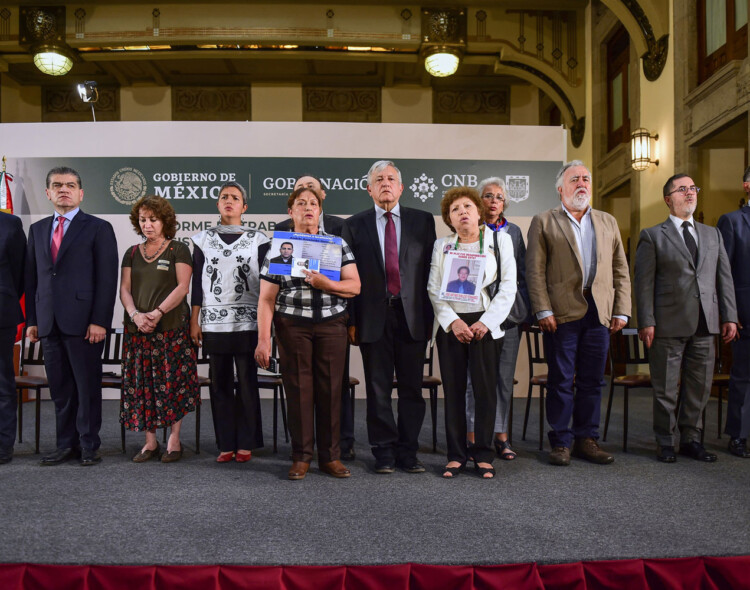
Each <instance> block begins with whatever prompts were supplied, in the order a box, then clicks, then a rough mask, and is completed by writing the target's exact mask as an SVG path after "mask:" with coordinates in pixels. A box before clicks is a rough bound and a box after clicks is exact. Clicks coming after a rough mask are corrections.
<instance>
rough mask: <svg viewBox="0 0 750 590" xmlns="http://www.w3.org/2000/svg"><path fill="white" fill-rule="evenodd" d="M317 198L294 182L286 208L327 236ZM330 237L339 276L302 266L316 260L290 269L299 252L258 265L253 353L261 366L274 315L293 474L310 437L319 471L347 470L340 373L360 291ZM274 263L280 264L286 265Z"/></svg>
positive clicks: (297, 228)
mask: <svg viewBox="0 0 750 590" xmlns="http://www.w3.org/2000/svg"><path fill="white" fill-rule="evenodd" d="M321 204H322V199H321V197H320V195H319V194H318V193H317V192H316V191H315V190H313V189H311V188H307V187H301V188H298V189H297V190H295V191H294V192H293V193H292V194H291V195H290V196H289V200H288V201H287V209H288V212H289V216H290V217H291V218H292V221H293V223H294V232H296V233H302V234H312V235H320V236H328V234H326V233H324V232H320V231H319V228H318V222H319V219H320V213H321ZM284 235H288V234H284ZM330 237H331V238H333V236H330ZM291 239H292V241H300V240H294V238H291ZM335 239H336V240H341V268H340V277H339V280H333V279H331V278H329V277H327V276H326V275H325V274H324V272H318V271H316V270H307V268H310V267H314V266H315V265H314V264H310V265H308V266H307V267H306V268H304V269H303V270H302V271H301V273H300V274H301V275H302V276H299V277H298V276H293V275H292V273H294V274H296V272H295V271H294V270H292V267H293V266H295V264H296V263H297V262H299V260H298V259H297V258H294V259H293V262H292V264H291V265H289V269H290V270H289V274H271V273H270V272H269V268H270V267H271V264H272V263H271V260H270V258H269V257H266V260H265V262H264V263H263V267H262V268H261V270H260V278H261V279H262V280H261V285H260V299H259V301H258V347H257V348H256V350H255V360H256V361H257V362H258V364H259V365H260V366H261V367H263V368H266V367H267V366H268V362H269V357H270V355H271V323H272V322H273V324H274V326H275V328H276V339H277V342H278V345H279V354H280V357H281V358H280V363H281V377H282V380H283V382H284V390H285V391H286V396H287V407H288V417H289V431H290V434H291V437H292V467H291V469H289V473H288V477H289V479H292V480H299V479H303V478H304V477H305V475H306V474H307V471H308V469H309V468H310V462H311V461H312V459H313V451H314V448H315V444H316V443H317V446H318V465H319V467H320V470H321V471H323V472H324V473H327V474H329V475H332V476H333V477H339V478H342V477H349V476H350V475H351V473H350V472H349V470H348V469H347V468H346V467H345V466H344V465H343V463H341V461H340V455H341V452H340V449H339V436H340V418H341V379H342V376H343V374H344V362H345V358H346V343H347V332H346V322H347V317H348V316H347V311H346V308H347V302H346V300H347V299H349V298H351V297H354V296H355V295H357V294H358V293H359V289H360V282H359V273H358V272H357V266H356V264H355V263H354V255H353V254H352V251H351V250H350V249H349V246H348V245H347V243H346V242H345V241H344V240H342V239H341V238H335ZM285 240H286V238H285ZM276 241H278V240H276ZM301 242H304V240H301ZM301 245H302V244H293V247H294V251H295V252H297V251H300V250H301V248H300V246H301ZM273 248H274V247H272V251H273ZM269 256H270V255H269ZM295 256H296V254H295ZM299 256H300V257H303V256H304V253H303V252H300V254H299ZM302 262H304V258H302ZM309 262H310V263H313V262H317V261H314V260H310V261H309ZM273 267H274V269H279V268H282V269H283V268H286V265H279V264H274V265H273ZM321 270H323V269H322V265H321ZM275 272H276V270H275Z"/></svg>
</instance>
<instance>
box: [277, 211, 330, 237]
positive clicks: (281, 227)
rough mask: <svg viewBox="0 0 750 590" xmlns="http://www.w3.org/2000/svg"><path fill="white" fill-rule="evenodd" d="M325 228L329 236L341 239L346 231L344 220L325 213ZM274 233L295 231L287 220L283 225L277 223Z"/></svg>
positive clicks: (289, 220)
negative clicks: (342, 233)
mask: <svg viewBox="0 0 750 590" xmlns="http://www.w3.org/2000/svg"><path fill="white" fill-rule="evenodd" d="M323 227H324V228H325V232H326V233H327V234H331V235H333V236H338V237H341V232H342V231H343V229H344V220H343V219H341V218H340V217H336V216H335V215H326V214H325V213H323ZM274 231H294V227H293V226H292V220H291V219H285V220H284V221H282V222H281V223H277V224H276V226H275V227H274Z"/></svg>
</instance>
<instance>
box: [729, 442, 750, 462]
mask: <svg viewBox="0 0 750 590" xmlns="http://www.w3.org/2000/svg"><path fill="white" fill-rule="evenodd" d="M729 452H730V453H732V455H734V456H735V457H742V458H743V459H750V449H748V448H747V439H746V438H733V439H731V440H730V441H729Z"/></svg>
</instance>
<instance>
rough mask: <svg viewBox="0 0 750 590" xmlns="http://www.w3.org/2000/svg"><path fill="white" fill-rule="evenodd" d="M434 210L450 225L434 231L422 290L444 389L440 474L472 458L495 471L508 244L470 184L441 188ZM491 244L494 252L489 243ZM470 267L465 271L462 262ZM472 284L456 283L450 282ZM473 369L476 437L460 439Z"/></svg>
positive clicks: (509, 289) (512, 269)
mask: <svg viewBox="0 0 750 590" xmlns="http://www.w3.org/2000/svg"><path fill="white" fill-rule="evenodd" d="M440 209H441V213H442V216H443V221H444V222H445V224H446V225H447V226H448V227H449V228H450V229H451V230H452V231H453V232H454V233H453V234H451V235H450V236H448V237H446V238H438V239H437V240H436V241H435V246H434V248H433V251H432V263H431V265H430V278H429V282H428V285H427V290H428V292H429V295H430V300H431V301H432V306H433V308H434V309H435V333H436V340H437V346H438V352H439V359H440V373H441V376H442V379H443V391H444V394H445V432H446V439H447V441H446V442H447V447H448V464H447V465H446V466H445V471H444V472H443V477H445V478H453V477H456V476H457V475H458V474H459V473H460V472H461V471H462V470H463V468H464V467H465V465H466V461H467V460H468V459H469V458H473V460H474V467H475V469H476V471H477V472H478V473H479V475H480V476H481V477H483V478H485V479H491V478H493V477H494V476H495V470H494V468H493V467H492V460H493V459H494V456H495V451H494V449H493V448H492V438H493V427H494V423H495V409H496V405H497V397H496V393H495V388H496V386H497V363H498V359H499V358H500V352H501V350H502V345H503V341H502V337H503V334H504V332H503V330H502V329H501V328H500V325H501V324H502V323H503V322H504V321H505V319H506V318H507V317H508V313H509V312H510V309H511V307H512V305H513V301H514V299H515V296H516V263H515V260H514V258H513V243H512V242H511V240H510V238H509V237H508V235H507V234H504V233H503V234H497V238H498V239H497V242H495V241H494V239H493V231H492V230H491V229H489V228H487V227H486V226H485V225H484V222H483V218H484V204H483V203H482V200H481V199H480V197H479V193H477V191H476V190H475V189H473V188H469V187H464V186H461V187H455V188H452V189H450V190H449V191H448V192H446V193H445V196H444V197H443V200H442V202H441V203H440ZM495 243H497V245H498V247H497V251H496V249H495ZM467 268H468V273H467V272H466V269H467ZM459 280H463V281H465V282H469V281H470V282H471V283H473V284H474V285H476V287H477V288H476V289H475V290H472V289H460V290H459V289H457V288H456V284H457V283H456V281H459ZM467 374H470V375H471V382H472V384H473V387H474V402H475V409H476V417H475V427H474V436H475V441H474V442H473V443H471V444H470V445H469V446H467V442H466V379H467Z"/></svg>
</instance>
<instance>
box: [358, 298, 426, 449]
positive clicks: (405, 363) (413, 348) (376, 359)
mask: <svg viewBox="0 0 750 590" xmlns="http://www.w3.org/2000/svg"><path fill="white" fill-rule="evenodd" d="M387 309H388V311H387V315H386V320H385V326H384V328H383V335H382V336H381V338H380V340H378V341H377V342H370V343H362V344H361V345H360V349H361V351H362V361H363V364H364V369H365V381H366V390H367V435H368V437H369V440H370V445H371V446H372V454H373V455H374V456H375V458H376V459H383V460H388V459H395V460H399V461H408V460H409V459H412V458H416V456H417V450H419V431H420V430H421V429H422V421H423V420H424V413H425V401H424V398H423V397H422V375H423V374H424V354H425V349H426V348H427V342H426V341H425V340H413V339H412V337H411V334H410V333H409V327H408V325H407V323H406V316H405V315H404V310H403V307H401V304H400V303H396V304H395V305H394V306H393V307H388V308H387ZM394 369H395V372H396V378H397V379H398V422H396V420H395V419H394V417H393V407H392V405H391V396H392V392H393V373H394Z"/></svg>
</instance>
